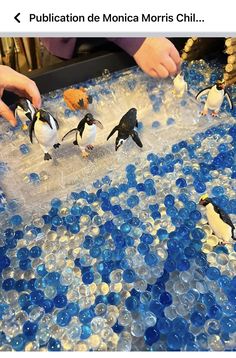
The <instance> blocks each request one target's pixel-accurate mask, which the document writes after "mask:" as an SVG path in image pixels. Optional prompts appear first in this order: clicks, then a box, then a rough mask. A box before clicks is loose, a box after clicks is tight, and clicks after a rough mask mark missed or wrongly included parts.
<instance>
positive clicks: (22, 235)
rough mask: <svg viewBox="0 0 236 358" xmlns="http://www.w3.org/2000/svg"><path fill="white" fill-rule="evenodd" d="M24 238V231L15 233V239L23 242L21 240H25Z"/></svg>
mask: <svg viewBox="0 0 236 358" xmlns="http://www.w3.org/2000/svg"><path fill="white" fill-rule="evenodd" d="M23 237H24V233H23V231H22V230H17V231H16V232H15V235H14V238H15V239H16V240H21V239H23Z"/></svg>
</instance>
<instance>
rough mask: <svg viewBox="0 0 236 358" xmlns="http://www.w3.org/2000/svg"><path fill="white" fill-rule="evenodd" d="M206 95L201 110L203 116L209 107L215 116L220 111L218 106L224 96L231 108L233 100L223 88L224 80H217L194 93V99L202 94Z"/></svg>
mask: <svg viewBox="0 0 236 358" xmlns="http://www.w3.org/2000/svg"><path fill="white" fill-rule="evenodd" d="M205 95H207V100H206V102H205V105H204V108H203V111H202V112H201V115H203V116H205V115H207V113H208V110H209V109H210V110H211V111H212V116H213V117H216V116H217V115H218V113H219V111H220V107H221V105H222V103H223V100H224V97H226V99H227V101H228V103H229V107H230V109H231V110H232V109H233V102H232V99H231V97H230V95H229V93H228V92H227V90H226V89H225V82H224V80H222V81H220V80H219V81H217V82H216V84H215V85H214V86H212V87H207V88H205V89H203V90H201V91H200V92H198V94H197V95H196V99H197V100H199V99H200V98H201V97H202V96H205Z"/></svg>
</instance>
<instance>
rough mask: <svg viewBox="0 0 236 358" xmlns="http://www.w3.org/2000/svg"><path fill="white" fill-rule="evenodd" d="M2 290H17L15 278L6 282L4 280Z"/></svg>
mask: <svg viewBox="0 0 236 358" xmlns="http://www.w3.org/2000/svg"><path fill="white" fill-rule="evenodd" d="M2 288H3V290H5V291H10V290H13V289H14V288H15V280H14V278H7V279H6V280H4V281H3V283H2Z"/></svg>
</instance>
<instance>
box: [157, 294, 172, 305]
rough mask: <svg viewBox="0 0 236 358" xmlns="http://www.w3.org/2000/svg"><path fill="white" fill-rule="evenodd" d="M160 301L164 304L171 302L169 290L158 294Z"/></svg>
mask: <svg viewBox="0 0 236 358" xmlns="http://www.w3.org/2000/svg"><path fill="white" fill-rule="evenodd" d="M160 303H161V304H162V305H164V306H170V305H171V304H172V296H171V294H170V293H169V292H166V291H165V292H163V293H162V294H161V295H160Z"/></svg>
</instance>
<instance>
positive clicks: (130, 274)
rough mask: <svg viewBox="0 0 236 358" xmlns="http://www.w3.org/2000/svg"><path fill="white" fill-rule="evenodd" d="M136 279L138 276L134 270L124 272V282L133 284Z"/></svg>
mask: <svg viewBox="0 0 236 358" xmlns="http://www.w3.org/2000/svg"><path fill="white" fill-rule="evenodd" d="M135 279H136V274H135V272H134V271H133V270H132V269H127V270H124V272H123V280H124V281H125V282H127V283H132V282H134V281H135Z"/></svg>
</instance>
